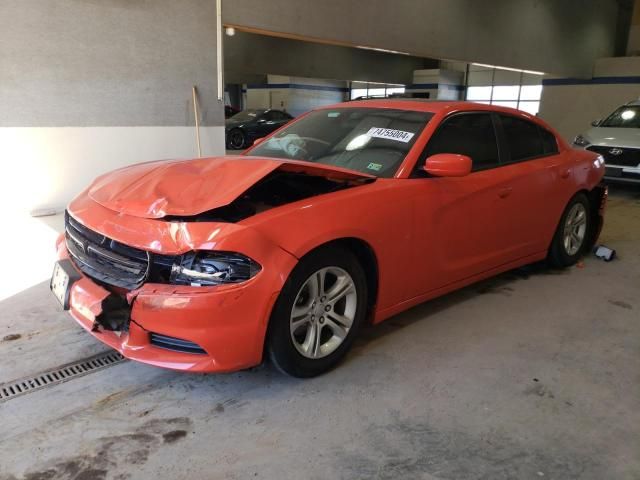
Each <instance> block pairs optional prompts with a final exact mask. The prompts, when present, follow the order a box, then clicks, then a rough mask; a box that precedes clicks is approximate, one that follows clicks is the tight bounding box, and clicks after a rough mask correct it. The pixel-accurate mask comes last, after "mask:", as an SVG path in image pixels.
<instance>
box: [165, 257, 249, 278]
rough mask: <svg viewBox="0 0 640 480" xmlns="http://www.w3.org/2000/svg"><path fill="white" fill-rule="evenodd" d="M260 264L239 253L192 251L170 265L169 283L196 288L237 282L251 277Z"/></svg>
mask: <svg viewBox="0 0 640 480" xmlns="http://www.w3.org/2000/svg"><path fill="white" fill-rule="evenodd" d="M260 269H261V267H260V265H259V264H258V263H256V262H255V261H253V260H252V259H250V258H249V257H246V256H244V255H242V254H240V253H233V252H193V253H188V254H186V255H183V256H182V257H180V259H179V263H175V264H174V265H173V267H172V268H171V280H170V281H171V283H173V284H174V285H192V286H197V287H204V286H212V285H224V284H228V283H240V282H244V281H246V280H249V279H250V278H253V277H254V276H255V275H256V274H257V273H258V272H259V271H260Z"/></svg>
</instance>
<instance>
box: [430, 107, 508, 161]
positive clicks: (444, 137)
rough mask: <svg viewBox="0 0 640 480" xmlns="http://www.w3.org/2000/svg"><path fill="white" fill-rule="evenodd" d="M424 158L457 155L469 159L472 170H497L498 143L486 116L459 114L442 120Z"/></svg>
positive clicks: (486, 114) (485, 114)
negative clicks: (441, 154)
mask: <svg viewBox="0 0 640 480" xmlns="http://www.w3.org/2000/svg"><path fill="white" fill-rule="evenodd" d="M425 153H426V156H425V158H428V157H430V156H431V155H435V154H437V153H458V154H460V155H467V156H468V157H471V160H472V162H473V167H472V170H473V171H476V170H484V169H487V168H493V167H497V166H498V165H499V164H500V161H499V157H498V142H497V140H496V133H495V130H494V128H493V122H492V120H491V115H490V114H488V113H463V114H460V115H454V116H453V117H450V118H446V119H445V120H444V121H443V122H442V124H441V125H440V126H439V127H438V129H437V130H436V132H435V133H434V135H433V137H431V140H429V143H428V144H427V147H426V149H425Z"/></svg>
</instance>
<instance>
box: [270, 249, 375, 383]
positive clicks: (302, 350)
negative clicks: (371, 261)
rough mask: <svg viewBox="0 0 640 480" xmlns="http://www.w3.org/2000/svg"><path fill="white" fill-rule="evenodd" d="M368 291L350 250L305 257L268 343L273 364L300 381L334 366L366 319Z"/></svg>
mask: <svg viewBox="0 0 640 480" xmlns="http://www.w3.org/2000/svg"><path fill="white" fill-rule="evenodd" d="M367 293H368V292H367V282H366V278H365V273H364V270H363V268H362V266H361V265H360V263H359V262H358V259H357V258H356V257H355V256H354V255H353V254H352V253H351V252H349V251H348V250H346V249H344V248H342V247H338V246H335V247H324V248H321V249H318V250H316V251H314V252H311V253H310V254H309V255H307V256H305V257H304V258H303V259H302V260H301V261H300V263H298V265H297V266H296V267H295V268H294V270H293V272H291V275H290V276H289V278H288V279H287V282H286V283H285V285H284V287H283V289H282V291H281V292H280V296H279V297H278V300H277V301H276V304H275V306H274V309H273V313H272V315H271V321H270V323H269V331H268V334H267V345H266V347H267V352H268V355H269V358H270V360H271V362H272V363H273V364H274V365H275V367H276V368H277V369H278V370H280V371H281V372H283V373H286V374H288V375H291V376H293V377H299V378H307V377H314V376H316V375H320V374H322V373H325V372H327V371H328V370H331V369H332V368H334V367H335V366H336V365H337V364H338V363H339V362H340V361H341V360H342V359H343V358H344V357H345V355H346V354H347V352H348V351H349V349H350V348H351V345H352V344H353V341H354V339H355V338H356V336H357V334H358V331H359V329H360V326H361V325H362V322H363V321H364V319H365V316H366V312H367Z"/></svg>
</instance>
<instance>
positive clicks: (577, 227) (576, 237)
mask: <svg viewBox="0 0 640 480" xmlns="http://www.w3.org/2000/svg"><path fill="white" fill-rule="evenodd" d="M589 212H590V209H589V199H588V198H587V196H586V195H585V194H584V193H579V194H577V195H576V196H574V197H573V198H572V199H571V201H570V202H569V204H568V205H567V207H566V208H565V210H564V212H563V214H562V217H561V218H560V223H559V224H558V228H557V229H556V233H555V235H554V236H553V240H552V242H551V247H550V248H549V255H548V261H549V263H550V264H551V265H552V266H554V267H559V268H564V267H569V266H571V265H574V264H575V263H576V262H577V261H578V260H579V259H580V257H581V256H582V254H583V253H584V250H585V248H586V246H587V243H588V238H589V235H590V232H591V215H590V213H589Z"/></svg>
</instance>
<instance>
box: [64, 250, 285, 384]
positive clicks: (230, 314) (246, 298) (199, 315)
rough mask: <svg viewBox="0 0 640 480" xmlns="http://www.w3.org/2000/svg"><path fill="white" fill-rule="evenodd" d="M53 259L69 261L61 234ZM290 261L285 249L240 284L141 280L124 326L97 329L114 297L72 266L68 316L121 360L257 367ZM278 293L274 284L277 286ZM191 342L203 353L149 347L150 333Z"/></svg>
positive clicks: (197, 367) (215, 368)
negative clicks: (190, 284) (75, 278)
mask: <svg viewBox="0 0 640 480" xmlns="http://www.w3.org/2000/svg"><path fill="white" fill-rule="evenodd" d="M57 256H58V259H65V258H69V253H68V251H67V248H66V245H65V242H64V240H63V237H62V238H61V239H60V240H59V241H58V243H57ZM294 262H295V259H294V258H293V257H291V256H288V254H285V253H284V252H283V253H282V254H281V255H280V256H277V255H274V258H273V262H272V264H271V265H268V266H264V268H263V270H262V271H261V272H260V273H259V274H258V275H256V276H255V277H254V278H253V279H251V280H249V281H247V282H245V283H242V284H238V285H225V286H218V287H188V286H187V287H183V286H177V285H165V284H145V285H143V286H142V287H140V288H139V289H137V290H134V291H131V292H128V293H127V294H126V299H127V303H128V305H129V308H130V322H129V323H128V329H125V330H123V331H110V330H105V329H104V328H100V327H99V326H98V328H95V327H96V326H97V322H96V319H97V318H98V317H99V316H100V315H101V314H104V313H105V312H103V309H104V305H106V301H107V299H108V298H109V297H110V296H112V295H114V293H112V292H111V291H109V290H107V289H106V288H104V287H102V286H100V285H98V284H97V283H95V282H94V281H93V280H91V279H90V278H89V277H87V276H86V275H84V274H83V273H82V272H80V271H78V273H79V274H80V275H81V278H80V280H78V281H77V282H76V283H74V284H73V286H72V288H71V292H70V300H69V306H70V313H71V315H72V316H73V318H74V319H75V320H76V321H77V322H78V323H79V324H80V325H81V326H82V327H83V328H84V329H85V330H87V331H88V332H89V333H91V335H93V336H94V337H96V338H97V339H98V340H100V341H101V342H103V343H105V344H107V345H109V346H110V347H111V348H114V349H115V350H117V351H119V352H120V353H121V354H122V355H123V356H125V357H126V358H130V359H132V360H137V361H140V362H143V363H148V364H151V365H155V366H159V367H164V368H170V369H175V370H185V371H190V372H229V371H235V370H240V369H244V368H249V367H252V366H255V365H257V364H259V363H261V361H262V351H263V345H264V338H265V334H266V329H267V324H268V320H269V316H270V313H271V309H272V307H273V304H274V303H275V300H276V298H277V296H278V293H279V292H278V291H277V290H276V291H274V285H279V279H281V277H282V272H288V271H290V269H291V268H293V264H294ZM278 290H279V289H278ZM152 333H155V334H157V335H160V336H165V337H173V338H175V339H180V340H184V341H187V342H191V343H193V344H196V345H197V346H199V347H200V348H201V349H202V353H186V352H184V351H174V350H168V349H167V348H162V347H159V346H156V345H154V344H152V343H151V342H152V340H151V334H152Z"/></svg>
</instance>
